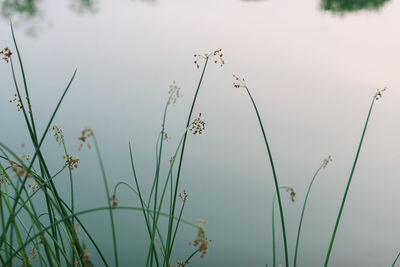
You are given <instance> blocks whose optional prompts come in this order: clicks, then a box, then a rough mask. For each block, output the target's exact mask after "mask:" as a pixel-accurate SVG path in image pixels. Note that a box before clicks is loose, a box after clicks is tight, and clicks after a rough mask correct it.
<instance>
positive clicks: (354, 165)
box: [324, 91, 380, 267]
mask: <svg viewBox="0 0 400 267" xmlns="http://www.w3.org/2000/svg"><path fill="white" fill-rule="evenodd" d="M378 93H379V96H380V92H379V91H378ZM378 93H376V94H375V95H374V97H373V99H372V102H371V106H370V108H369V111H368V116H367V119H366V121H365V125H364V129H363V132H362V135H361V139H360V144H359V145H358V149H357V153H356V157H355V159H354V163H353V167H352V168H351V172H350V177H349V180H348V182H347V186H346V190H345V191H344V195H343V199H342V204H341V205H340V209H339V213H338V216H337V219H336V223H335V228H334V229H333V233H332V237H331V241H330V243H329V248H328V253H327V254H326V258H325V263H324V267H327V266H328V262H329V257H330V255H331V252H332V247H333V242H334V241H335V236H336V232H337V229H338V226H339V222H340V218H341V216H342V212H343V208H344V204H345V202H346V198H347V194H348V192H349V188H350V184H351V180H352V178H353V174H354V170H355V168H356V165H357V160H358V156H359V155H360V151H361V146H362V144H363V141H364V136H365V132H366V130H367V126H368V122H369V117H370V115H371V112H372V108H373V106H374V103H375V100H376V99H378Z"/></svg>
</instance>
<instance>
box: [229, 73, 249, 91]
mask: <svg viewBox="0 0 400 267" xmlns="http://www.w3.org/2000/svg"><path fill="white" fill-rule="evenodd" d="M233 79H234V80H233V87H235V88H245V89H247V90H248V87H247V84H246V80H245V79H244V78H239V77H238V76H236V75H235V74H233Z"/></svg>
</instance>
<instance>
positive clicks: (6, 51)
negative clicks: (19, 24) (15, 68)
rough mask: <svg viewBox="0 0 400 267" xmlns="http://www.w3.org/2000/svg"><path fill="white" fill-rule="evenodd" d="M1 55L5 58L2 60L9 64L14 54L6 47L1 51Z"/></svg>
mask: <svg viewBox="0 0 400 267" xmlns="http://www.w3.org/2000/svg"><path fill="white" fill-rule="evenodd" d="M0 54H2V55H3V58H2V59H3V60H4V61H5V62H7V63H8V62H9V61H10V58H11V55H12V52H11V50H10V49H9V48H8V47H5V48H4V49H3V50H1V51H0Z"/></svg>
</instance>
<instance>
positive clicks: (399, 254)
mask: <svg viewBox="0 0 400 267" xmlns="http://www.w3.org/2000/svg"><path fill="white" fill-rule="evenodd" d="M399 257H400V252H399V253H398V254H397V257H396V259H394V262H393V264H392V267H394V265H395V264H396V262H397V260H398V259H399Z"/></svg>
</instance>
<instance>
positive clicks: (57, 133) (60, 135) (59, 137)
mask: <svg viewBox="0 0 400 267" xmlns="http://www.w3.org/2000/svg"><path fill="white" fill-rule="evenodd" d="M49 131H53V132H54V137H55V139H56V142H57V143H58V144H59V145H61V144H62V143H63V142H64V132H63V130H62V129H61V127H60V126H58V125H53V126H52V127H51V128H50V130H49Z"/></svg>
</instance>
